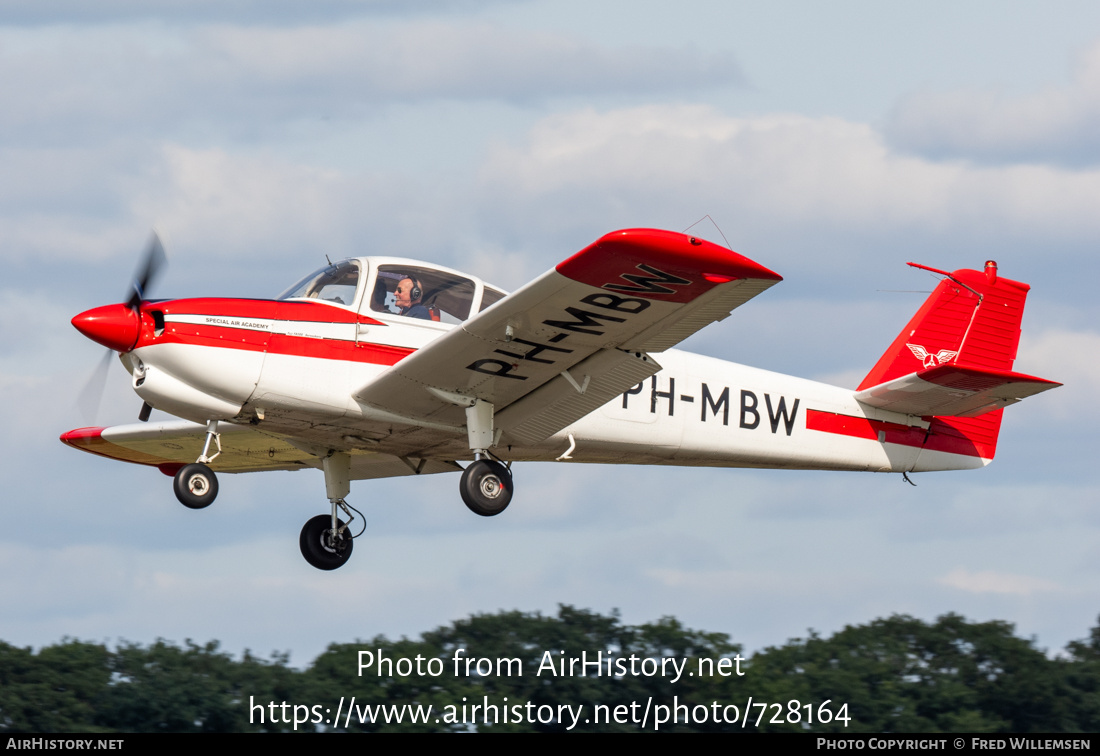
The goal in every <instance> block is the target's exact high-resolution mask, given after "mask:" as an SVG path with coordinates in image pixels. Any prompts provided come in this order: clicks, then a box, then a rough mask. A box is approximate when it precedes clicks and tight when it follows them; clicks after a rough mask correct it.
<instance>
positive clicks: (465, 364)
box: [61, 229, 1060, 570]
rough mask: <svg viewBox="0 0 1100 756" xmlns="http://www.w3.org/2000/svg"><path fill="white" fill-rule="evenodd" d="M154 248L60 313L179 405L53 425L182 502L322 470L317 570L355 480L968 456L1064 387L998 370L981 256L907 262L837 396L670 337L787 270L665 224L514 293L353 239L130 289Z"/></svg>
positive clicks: (977, 460) (471, 489)
mask: <svg viewBox="0 0 1100 756" xmlns="http://www.w3.org/2000/svg"><path fill="white" fill-rule="evenodd" d="M162 255H163V252H161V251H160V249H159V242H157V241H156V240H155V239H154V247H153V249H152V250H151V253H150V256H149V258H148V260H147V262H146V264H145V271H144V273H142V274H141V275H140V276H139V278H138V281H136V282H135V288H134V293H133V295H132V296H131V297H130V301H129V302H127V303H125V304H115V305H108V306H106V307H98V308H96V309H92V310H88V311H87V312H84V313H81V314H80V315H77V316H76V317H75V318H73V325H74V326H76V328H77V329H78V330H79V331H80V332H81V333H83V334H84V335H85V336H87V337H88V338H90V339H92V340H94V341H97V342H98V343H100V344H102V345H104V346H106V347H108V348H109V349H111V350H113V351H116V352H118V353H119V356H120V358H121V360H122V363H123V365H125V366H126V369H127V370H128V371H129V372H130V374H131V376H132V377H133V386H134V390H135V391H136V392H137V394H138V396H140V397H141V398H142V399H143V400H144V405H143V407H142V412H141V415H140V419H142V420H143V421H145V420H147V419H148V417H149V411H150V409H151V408H153V407H155V408H157V409H160V410H163V411H165V412H168V413H171V414H173V415H176V416H178V417H181V418H184V420H181V421H173V422H165V423H156V424H148V423H145V424H133V425H122V426H115V427H111V428H80V429H77V430H73V431H69V432H68V433H65V434H64V435H62V436H61V440H62V441H63V442H64V443H66V444H68V445H70V446H73V447H75V448H77V449H82V450H84V451H88V452H91V453H93V454H99V455H102V456H106V457H111V458H113V459H121V460H124V461H127V462H135V463H138V464H143V465H150V466H154V467H157V468H159V469H160V471H161V472H163V473H165V474H167V475H170V476H173V477H174V488H175V493H176V496H177V497H178V498H179V500H180V501H181V502H183V504H185V505H186V506H188V507H191V508H194V509H200V508H202V507H205V506H207V505H209V504H210V503H211V502H213V501H214V498H215V496H217V493H218V484H217V478H216V477H215V472H214V471H218V472H227V473H230V472H254V471H260V470H297V469H302V468H318V469H321V470H322V471H323V472H324V480H325V490H326V495H327V497H328V500H329V502H330V504H331V511H330V512H329V513H328V514H322V515H318V516H316V517H314V518H312V519H311V520H309V521H308V522H307V523H306V524H305V527H304V528H303V529H302V533H301V537H300V546H301V550H302V554H303V555H304V556H305V558H306V560H307V561H308V562H309V563H310V564H312V565H313V566H314V567H318V568H320V569H324V570H331V569H335V568H337V567H339V566H341V565H342V564H344V563H345V562H346V561H347V559H348V557H350V555H351V551H352V544H353V538H354V537H356V536H357V535H360V534H361V533H362V531H361V530H360V532H359V533H356V534H353V533H352V530H351V529H350V528H349V525H350V523H351V521H352V520H354V519H355V517H354V515H353V514H352V511H353V508H352V507H350V506H349V505H348V504H347V503H346V502H345V500H344V499H345V497H346V496H347V495H348V493H349V491H350V481H352V480H363V479H368V478H385V477H391V476H398V475H422V474H427V473H442V472H459V471H461V473H462V478H461V482H460V485H459V491H460V493H461V496H462V499H463V501H464V502H465V503H466V506H468V507H469V508H470V509H471V510H472V511H474V512H475V513H477V514H479V515H483V516H491V515H496V514H499V513H500V512H502V511H503V510H504V508H505V507H507V506H508V503H509V501H510V500H511V498H512V492H513V483H512V475H511V472H510V466H511V462H512V461H514V460H544V461H550V460H559V461H560V460H572V461H576V462H599V463H612V464H615V463H620V464H621V463H631V464H666V465H698V466H710V467H774V468H797V469H813V470H869V471H877V472H900V473H903V474H906V473H909V472H914V471H929V470H959V469H968V468H977V467H982V466H983V465H986V464H988V463H989V462H990V461H991V460H992V459H993V455H994V452H995V450H996V445H997V434H998V431H999V429H1000V425H1001V410H1002V408H1003V407H1005V406H1006V405H1009V404H1013V403H1015V402H1017V401H1019V400H1020V399H1022V398H1024V397H1027V396H1030V395H1032V394H1036V393H1038V392H1040V391H1044V390H1046V389H1050V388H1054V387H1056V386H1059V385H1060V384H1058V383H1055V382H1053V381H1048V380H1044V379H1042V378H1035V377H1032V376H1028V375H1022V374H1019V373H1014V372H1011V371H1012V363H1013V360H1014V359H1015V356H1016V348H1017V344H1018V342H1019V338H1020V321H1021V318H1022V316H1023V310H1024V300H1025V297H1026V296H1027V292H1028V288H1029V287H1028V286H1027V285H1026V284H1022V283H1018V282H1016V281H1010V280H1008V279H1005V278H1001V277H999V276H998V274H997V265H996V263H994V262H992V261H990V262H987V263H986V264H985V269H984V270H983V271H975V270H957V271H954V272H953V273H947V272H944V271H938V270H934V269H932V268H924V269H925V270H930V271H932V272H934V273H937V274H939V275H941V276H943V280H942V281H941V282H940V284H939V285H938V287H937V288H936V289H935V291H934V292H932V295H931V296H930V297H929V298H928V299H927V301H926V302H925V303H924V305H923V306H922V307H921V308H920V310H919V311H918V312H917V314H916V315H915V316H914V317H913V318H912V320H911V321H910V322H909V324H908V325H907V326H906V327H905V329H904V330H903V331H902V332H901V334H900V335H899V336H898V337H897V338H896V339H895V340H894V343H893V344H891V345H890V348H889V349H887V350H886V353H885V354H884V355H883V356H882V358H881V359H880V360H879V361H878V363H877V364H876V365H875V366H874V367H873V368H872V369H871V372H870V373H868V374H867V377H866V378H864V379H863V382H862V383H861V384H860V385H859V387H858V388H856V390H855V391H852V390H850V389H844V388H838V387H834V386H829V385H825V384H822V383H816V382H814V381H809V380H803V379H800V378H793V377H790V376H786V375H780V374H777V373H771V372H767V371H764V370H757V369H754V368H750V367H745V366H742V365H737V364H733V363H729V362H723V361H720V360H716V359H713V358H710V357H703V356H700V355H695V354H688V353H685V352H680V351H677V350H674V349H672V347H673V346H675V345H676V344H678V343H679V342H680V341H682V340H683V339H685V338H687V337H688V336H690V335H691V334H693V333H695V332H696V331H698V330H699V329H701V328H703V327H704V326H706V325H707V324H709V323H711V322H713V321H716V320H722V319H723V318H725V317H726V316H727V315H729V314H730V312H731V311H732V310H733V309H734V308H736V307H738V306H739V305H741V304H743V303H745V302H747V301H748V300H749V299H751V298H753V297H755V296H756V295H757V294H759V293H761V292H762V291H764V290H765V289H767V288H769V287H770V286H772V285H773V284H775V283H777V282H778V281H780V280H781V278H780V276H778V275H777V274H775V273H773V272H772V271H770V270H768V269H767V268H765V267H763V266H761V265H759V264H757V263H755V262H753V261H752V260H749V259H748V258H746V257H743V256H741V255H739V254H737V253H735V252H732V251H730V250H729V249H727V248H725V247H721V246H718V245H716V244H712V243H710V242H707V241H704V240H702V239H699V238H696V237H693V236H688V235H685V234H681V233H674V232H670V231H658V230H652V229H629V230H624V231H616V232H614V233H611V234H608V235H606V236H604V237H603V238H601V239H599V240H598V241H596V242H595V243H593V244H592V245H590V246H588V247H586V248H585V249H583V250H581V251H580V252H578V253H577V254H575V255H573V256H572V257H570V258H569V259H568V260H566V261H564V262H562V263H561V264H560V265H558V266H557V267H556V268H554V269H553V270H550V271H548V272H547V273H545V274H544V275H542V276H540V277H539V278H537V279H535V280H534V281H532V282H531V283H529V284H528V285H526V286H524V287H523V288H522V289H520V290H519V291H517V292H515V293H513V294H505V292H503V291H501V290H500V289H497V288H495V287H493V286H490V285H488V284H486V283H484V282H482V281H480V280H478V279H476V278H474V277H473V276H468V275H464V274H462V273H459V272H457V271H453V270H448V269H446V268H442V267H439V266H437V265H431V264H428V263H423V262H417V261H413V260H404V259H398V258H390V257H364V258H357V259H351V260H344V261H343V262H339V263H335V264H330V265H328V266H326V267H324V268H322V269H321V270H318V271H317V272H315V273H312V274H310V275H308V276H306V277H305V278H303V279H302V280H301V281H299V282H298V283H296V284H295V285H294V286H292V287H290V289H288V290H287V291H286V292H285V293H284V294H283V295H282V296H280V297H279V298H278V299H273V300H254V299H175V300H160V301H158V300H146V299H145V297H144V289H145V288H146V287H147V286H148V284H149V282H150V279H151V278H152V277H153V274H154V272H155V270H156V268H157V265H156V260H157V258H158V257H159V256H162ZM910 264H911V265H912V263H910ZM916 267H924V266H916ZM461 461H469V462H470V464H467V465H466V467H465V469H463V467H462V466H461V465H460V464H459V462H461ZM340 512H343V513H344V516H345V517H347V518H348V520H347V522H345V521H343V520H341V519H340Z"/></svg>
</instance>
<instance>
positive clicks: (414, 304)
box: [393, 276, 432, 320]
mask: <svg viewBox="0 0 1100 756" xmlns="http://www.w3.org/2000/svg"><path fill="white" fill-rule="evenodd" d="M423 297H424V292H423V290H422V289H421V288H420V281H418V280H416V279H415V278H412V277H411V276H410V277H407V278H402V279H401V283H399V284H397V290H396V291H394V293H393V303H394V304H395V305H397V310H398V314H399V315H404V316H405V317H407V318H420V319H421V320H431V319H432V315H431V313H430V312H428V308H427V307H425V306H424V305H422V304H421V303H420V300H421V299H422V298H423Z"/></svg>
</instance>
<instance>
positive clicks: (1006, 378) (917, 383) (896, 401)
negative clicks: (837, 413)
mask: <svg viewBox="0 0 1100 756" xmlns="http://www.w3.org/2000/svg"><path fill="white" fill-rule="evenodd" d="M1061 385H1062V384H1060V383H1056V382H1054V381H1048V380H1046V379H1045V378H1036V377H1034V376H1031V375H1024V374H1023V373H1013V372H1011V371H1008V370H993V369H987V368H973V367H960V366H957V365H939V366H938V367H933V368H928V369H926V370H918V371H917V372H915V373H910V374H909V375H904V376H902V377H900V378H895V379H894V380H892V381H887V382H886V383H880V384H879V385H877V386H871V387H870V388H866V389H864V390H862V391H857V392H856V394H855V398H856V400H857V401H859V402H860V403H862V404H866V405H868V406H870V407H878V408H879V409H884V410H889V411H891V412H901V413H904V414H906V415H922V416H931V415H935V416H938V417H977V416H978V415H984V414H985V413H986V412H991V411H993V410H995V409H1000V408H1001V407H1007V406H1008V405H1010V404H1015V403H1016V402H1018V401H1020V400H1021V399H1026V398H1027V397H1029V396H1032V395H1034V394H1038V393H1039V392H1041V391H1046V390H1048V389H1052V388H1057V387H1058V386H1061Z"/></svg>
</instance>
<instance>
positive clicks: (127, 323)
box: [73, 230, 168, 423]
mask: <svg viewBox="0 0 1100 756" xmlns="http://www.w3.org/2000/svg"><path fill="white" fill-rule="evenodd" d="M167 264H168V256H167V254H165V251H164V243H163V242H162V241H161V238H160V235H159V234H158V233H157V232H156V231H155V230H154V231H153V235H152V237H151V238H150V239H149V244H148V245H147V246H146V248H145V253H144V254H143V255H142V256H141V259H140V261H139V263H138V266H137V268H136V269H135V271H134V276H133V279H132V280H131V283H130V288H129V290H127V292H126V296H127V298H126V303H125V305H107V306H106V307H99V308H95V309H93V310H88V311H87V312H84V313H81V314H80V315H77V316H76V317H75V318H73V325H74V326H76V328H77V330H79V331H80V332H81V333H83V334H84V335H85V336H87V337H88V338H90V339H92V340H93V341H96V342H98V343H100V344H104V345H105V346H107V352H106V353H105V354H104V355H103V359H101V360H100V361H99V365H98V366H97V367H96V368H95V370H94V371H93V372H92V374H91V376H89V378H88V380H87V382H85V384H84V388H83V389H81V391H80V393H79V394H78V396H77V404H78V406H79V408H80V411H81V414H82V415H83V416H84V418H85V421H86V422H92V423H94V422H95V419H96V415H98V413H99V406H100V404H102V402H103V394H104V392H105V391H106V389H107V373H108V371H109V370H110V366H111V354H112V353H114V352H120V353H121V352H122V351H127V349H126V345H127V343H129V345H131V346H132V345H133V342H134V341H136V338H137V327H138V322H139V316H138V311H139V309H140V307H141V303H142V301H143V300H144V299H145V298H146V297H147V295H148V292H149V291H150V289H151V288H152V285H153V282H154V281H155V280H156V279H157V277H158V276H159V274H160V272H161V271H162V270H163V269H164V268H165V266H166V265H167ZM123 308H125V309H123ZM126 310H129V313H127V312H126ZM131 333H132V335H133V339H131V338H130V335H131ZM151 409H152V407H150V406H149V405H148V404H147V403H144V402H143V403H142V407H141V413H140V414H139V415H138V419H139V420H141V421H142V422H145V421H146V420H148V419H149V411H150V410H151Z"/></svg>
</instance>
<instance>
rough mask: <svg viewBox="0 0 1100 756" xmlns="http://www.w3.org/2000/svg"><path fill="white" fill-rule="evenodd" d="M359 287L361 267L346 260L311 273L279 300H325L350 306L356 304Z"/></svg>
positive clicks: (284, 293)
mask: <svg viewBox="0 0 1100 756" xmlns="http://www.w3.org/2000/svg"><path fill="white" fill-rule="evenodd" d="M358 286H359V265H358V264H357V263H356V262H355V261H354V260H344V261H343V262H338V263H335V264H333V265H326V266H325V267H323V268H321V269H320V270H317V271H314V272H313V273H310V274H309V275H308V276H306V277H305V278H303V279H302V280H301V281H299V282H298V283H296V284H294V285H293V286H291V287H290V288H289V289H287V290H286V291H284V292H283V293H282V294H280V295H279V299H323V300H325V301H326V302H335V303H336V304H342V305H350V304H353V303H354V302H355V290H356V288H357V287H358Z"/></svg>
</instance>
